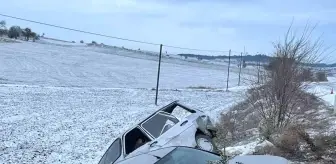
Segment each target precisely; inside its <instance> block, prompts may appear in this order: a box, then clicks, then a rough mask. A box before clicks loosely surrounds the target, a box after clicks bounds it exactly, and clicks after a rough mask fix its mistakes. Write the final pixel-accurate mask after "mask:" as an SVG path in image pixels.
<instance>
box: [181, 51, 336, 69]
mask: <svg viewBox="0 0 336 164" xmlns="http://www.w3.org/2000/svg"><path fill="white" fill-rule="evenodd" d="M178 55H179V56H181V57H184V58H185V59H187V58H195V59H198V60H216V59H229V56H226V55H223V56H207V55H196V54H178ZM230 58H231V59H233V60H240V59H241V58H242V59H243V61H244V62H256V63H258V62H261V63H270V62H271V61H273V60H275V58H274V57H272V56H267V55H263V54H258V55H243V56H239V55H233V56H230ZM249 65H255V64H252V63H250V64H249ZM303 65H305V66H310V67H336V63H333V64H326V63H309V64H303Z"/></svg>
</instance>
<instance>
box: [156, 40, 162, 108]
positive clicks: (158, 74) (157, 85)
mask: <svg viewBox="0 0 336 164" xmlns="http://www.w3.org/2000/svg"><path fill="white" fill-rule="evenodd" d="M161 56H162V44H160V54H159V66H158V73H157V79H156V94H155V105H157V99H158V94H159V83H160V69H161Z"/></svg>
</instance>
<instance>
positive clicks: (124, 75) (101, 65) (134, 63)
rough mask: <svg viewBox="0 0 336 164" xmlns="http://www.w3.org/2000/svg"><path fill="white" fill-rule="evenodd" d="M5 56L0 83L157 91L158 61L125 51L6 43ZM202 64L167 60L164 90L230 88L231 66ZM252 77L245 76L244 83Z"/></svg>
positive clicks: (235, 76) (232, 81)
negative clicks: (168, 61) (229, 71)
mask: <svg viewBox="0 0 336 164" xmlns="http://www.w3.org/2000/svg"><path fill="white" fill-rule="evenodd" d="M91 49H92V50H91ZM0 52H1V55H0V83H7V84H12V83H14V84H29V85H43V86H78V87H83V86H86V87H91V86H94V87H113V88H116V87H118V88H121V87H122V88H154V87H155V86H156V76H157V67H158V63H157V61H153V60H146V59H139V58H131V57H125V56H122V54H121V55H120V52H118V54H119V55H113V54H111V53H102V52H96V51H94V49H93V48H90V47H89V48H87V47H83V46H73V47H68V46H66V47H65V46H56V45H48V44H38V43H27V42H24V43H17V44H0ZM125 54H127V53H125ZM140 55H141V54H140ZM199 65H200V66H199V67H198V65H193V66H190V65H188V63H187V62H185V63H179V64H174V63H171V62H170V63H166V62H164V61H163V63H162V67H161V68H162V69H161V79H160V88H187V87H191V86H206V87H213V88H224V87H226V79H227V68H226V67H223V68H221V67H219V68H218V67H216V68H213V67H212V68H205V67H202V66H201V64H199ZM247 77H248V76H247V74H242V83H243V82H244V80H245V79H246V78H247ZM229 84H230V85H229V86H230V87H234V86H237V84H238V74H237V73H236V72H231V73H230V83H229Z"/></svg>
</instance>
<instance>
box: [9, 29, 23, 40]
mask: <svg viewBox="0 0 336 164" xmlns="http://www.w3.org/2000/svg"><path fill="white" fill-rule="evenodd" d="M21 32H22V30H21V28H20V27H19V26H12V27H10V28H9V31H8V37H9V38H15V39H17V38H18V37H20V34H21Z"/></svg>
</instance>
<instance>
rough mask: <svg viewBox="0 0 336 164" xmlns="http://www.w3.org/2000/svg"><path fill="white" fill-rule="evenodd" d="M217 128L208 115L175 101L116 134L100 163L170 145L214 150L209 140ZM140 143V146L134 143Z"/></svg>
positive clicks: (110, 163) (109, 162) (110, 162)
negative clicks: (118, 135) (119, 134)
mask: <svg viewBox="0 0 336 164" xmlns="http://www.w3.org/2000/svg"><path fill="white" fill-rule="evenodd" d="M216 131H217V130H216V128H215V127H214V125H213V124H212V122H211V120H210V117H209V116H207V115H205V114H204V113H203V112H202V111H200V110H196V109H191V108H189V107H187V106H185V105H182V104H181V103H179V102H178V101H174V102H172V103H170V104H168V105H166V106H164V107H162V108H161V109H159V110H158V111H156V112H155V113H153V114H152V115H150V116H149V117H147V118H146V119H144V120H143V121H141V122H140V123H138V124H137V125H134V126H133V127H132V128H130V129H129V130H127V131H126V132H124V133H123V134H122V135H121V136H120V137H118V138H117V139H116V140H115V141H114V142H113V143H112V144H111V145H110V147H109V148H108V150H107V151H106V152H105V154H104V155H103V156H102V158H101V160H100V161H99V164H112V163H115V162H118V161H121V160H124V159H126V158H131V157H133V156H136V155H138V154H143V153H147V152H150V151H153V150H156V149H162V148H164V147H172V146H186V147H195V148H199V149H204V150H206V151H213V152H215V151H217V149H216V147H215V145H214V144H213V142H212V138H214V137H215V135H216ZM139 143H142V144H141V145H140V146H139V145H138V146H137V144H139Z"/></svg>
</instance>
